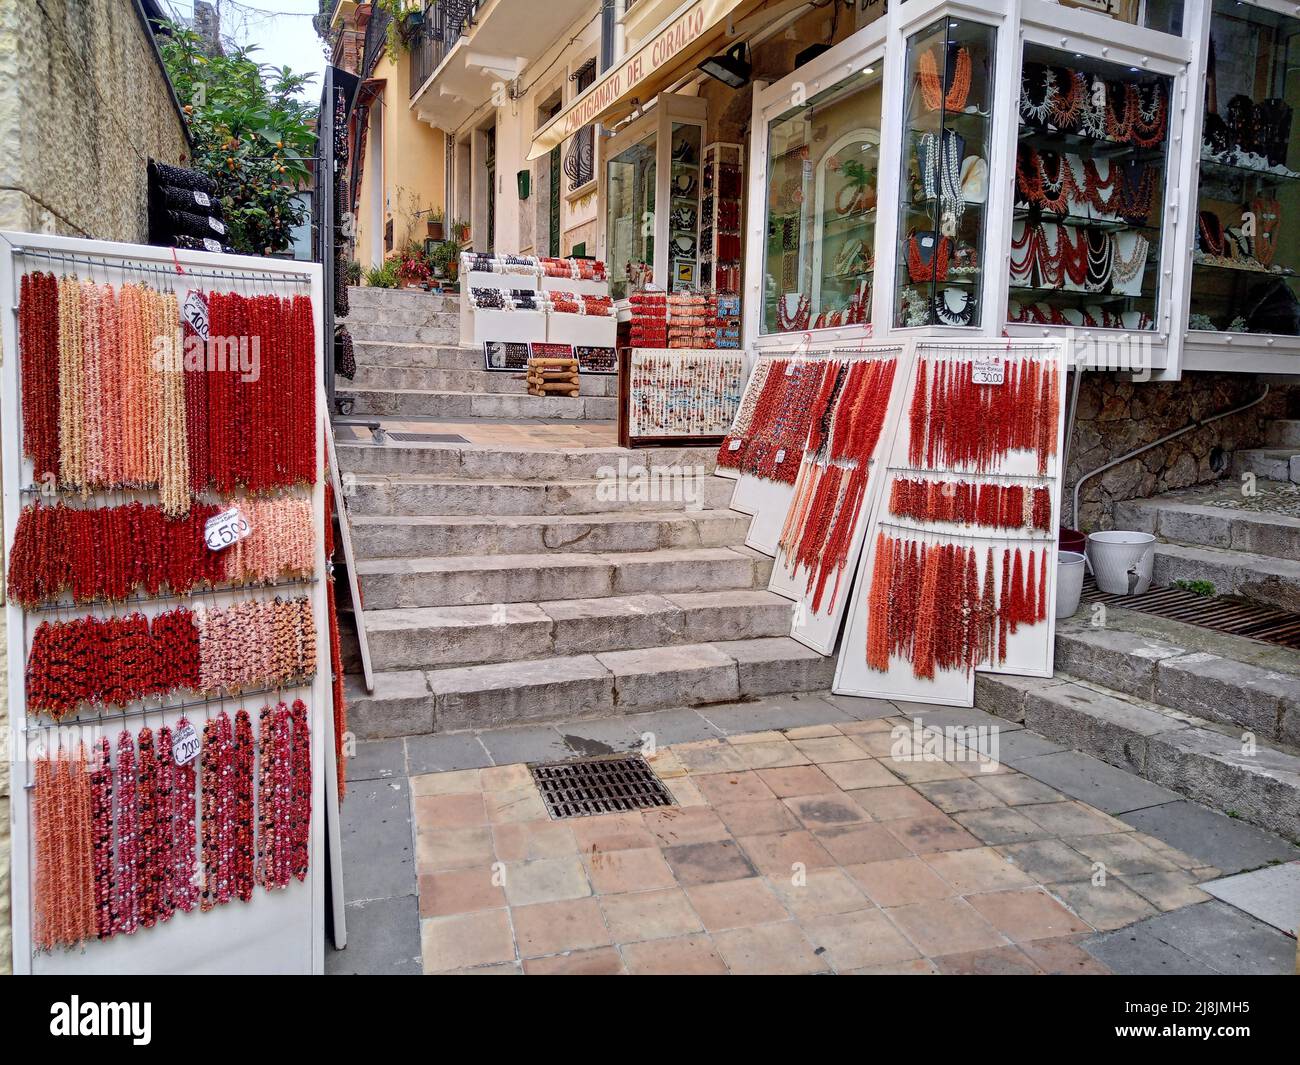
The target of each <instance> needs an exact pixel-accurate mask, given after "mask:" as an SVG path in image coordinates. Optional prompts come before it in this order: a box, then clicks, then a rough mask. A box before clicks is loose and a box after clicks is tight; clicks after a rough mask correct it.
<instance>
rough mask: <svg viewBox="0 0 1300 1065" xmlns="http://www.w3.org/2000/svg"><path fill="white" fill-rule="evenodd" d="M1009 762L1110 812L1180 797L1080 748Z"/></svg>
mask: <svg viewBox="0 0 1300 1065" xmlns="http://www.w3.org/2000/svg"><path fill="white" fill-rule="evenodd" d="M1007 761H1008V764H1009V765H1012V766H1014V768H1016V769H1018V770H1020V771H1021V772H1022V773H1026V774H1028V775H1029V776H1031V777H1033V778H1034V779H1035V780H1041V781H1042V782H1043V783H1044V784H1048V785H1050V786H1051V787H1053V788H1055V789H1056V790H1057V791H1061V792H1064V793H1065V794H1066V795H1069V796H1070V797H1071V798H1073V799H1082V800H1083V801H1084V802H1086V803H1088V805H1090V806H1095V807H1096V808H1097V809H1098V810H1104V811H1105V812H1106V813H1108V814H1119V813H1124V812H1125V811H1128V810H1141V809H1143V808H1145V807H1148V806H1156V805H1158V804H1159V803H1168V802H1173V801H1174V800H1175V799H1177V798H1178V796H1177V795H1176V794H1174V793H1173V792H1172V791H1169V790H1168V789H1167V788H1162V787H1159V786H1158V785H1156V784H1152V783H1151V782H1150V781H1149V780H1143V779H1142V778H1141V777H1138V776H1134V775H1133V774H1132V773H1126V772H1124V770H1122V769H1116V768H1115V767H1114V766H1112V765H1107V764H1106V763H1105V762H1103V761H1101V760H1100V759H1098V758H1093V757H1091V756H1089V755H1086V754H1080V753H1079V752H1078V751H1062V752H1059V753H1056V754H1044V755H1036V756H1034V757H1030V758H1025V759H1024V760H1023V761H1019V762H1017V761H1011V760H1009V759H1008V760H1007Z"/></svg>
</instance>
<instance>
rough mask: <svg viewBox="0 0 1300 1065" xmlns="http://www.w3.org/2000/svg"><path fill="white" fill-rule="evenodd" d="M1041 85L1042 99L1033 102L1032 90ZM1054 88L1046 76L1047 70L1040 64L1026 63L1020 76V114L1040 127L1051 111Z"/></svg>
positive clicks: (1049, 78)
mask: <svg viewBox="0 0 1300 1065" xmlns="http://www.w3.org/2000/svg"><path fill="white" fill-rule="evenodd" d="M1036 85H1041V88H1042V93H1043V95H1042V98H1041V99H1039V100H1035V99H1034V96H1033V90H1034V88H1035V87H1036ZM1054 92H1055V86H1053V84H1052V79H1051V77H1050V76H1049V75H1048V72H1047V68H1046V67H1045V66H1043V65H1042V64H1041V63H1026V64H1025V69H1024V70H1023V71H1022V72H1021V74H1020V114H1021V115H1022V116H1024V118H1027V119H1029V120H1031V121H1032V122H1033V123H1034V124H1036V125H1039V126H1041V125H1042V124H1043V123H1044V122H1045V121H1046V119H1047V115H1048V112H1049V111H1051V109H1052V104H1053V95H1054Z"/></svg>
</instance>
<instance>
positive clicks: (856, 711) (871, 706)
mask: <svg viewBox="0 0 1300 1065" xmlns="http://www.w3.org/2000/svg"><path fill="white" fill-rule="evenodd" d="M821 697H822V699H824V700H825V701H826V702H828V703H830V704H831V706H833V707H835V709H837V710H842V711H843V712H844V713H846V714H848V715H849V717H851V718H853V719H855V720H857V721H869V720H874V719H877V718H882V717H893V716H895V715H896V714H897V713H898V707H897V706H895V705H894V704H893V703H891V702H889V701H887V700H885V699H869V698H864V697H862V696H858V695H834V694H832V693H830V692H823V693H822V696H821Z"/></svg>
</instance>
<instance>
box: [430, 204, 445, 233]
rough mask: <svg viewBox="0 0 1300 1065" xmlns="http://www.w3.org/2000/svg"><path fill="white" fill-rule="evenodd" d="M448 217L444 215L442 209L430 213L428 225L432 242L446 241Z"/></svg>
mask: <svg viewBox="0 0 1300 1065" xmlns="http://www.w3.org/2000/svg"><path fill="white" fill-rule="evenodd" d="M446 217H447V216H446V215H445V214H443V212H442V208H441V207H438V208H435V209H434V210H432V211H430V212H429V221H428V223H427V225H428V227H429V239H430V240H444V239H446V235H447V234H446V229H447V224H446Z"/></svg>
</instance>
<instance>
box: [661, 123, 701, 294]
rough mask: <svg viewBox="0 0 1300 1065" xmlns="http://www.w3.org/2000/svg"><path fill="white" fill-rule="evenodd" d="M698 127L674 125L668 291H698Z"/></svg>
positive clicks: (670, 187) (699, 130)
mask: <svg viewBox="0 0 1300 1065" xmlns="http://www.w3.org/2000/svg"><path fill="white" fill-rule="evenodd" d="M702 132H703V131H702V130H701V129H700V127H699V126H697V125H694V124H692V123H687V122H675V123H673V158H672V178H671V184H670V185H669V188H668V191H669V198H670V199H671V200H672V203H671V205H670V207H669V214H668V288H669V291H673V290H676V289H685V288H695V287H697V286H698V285H699V283H700V279H699V272H700V161H701V160H700V147H701V145H700V139H701V134H702Z"/></svg>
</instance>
